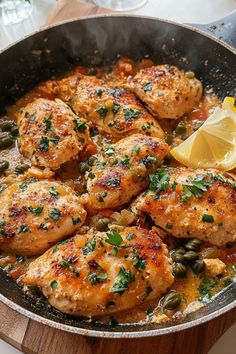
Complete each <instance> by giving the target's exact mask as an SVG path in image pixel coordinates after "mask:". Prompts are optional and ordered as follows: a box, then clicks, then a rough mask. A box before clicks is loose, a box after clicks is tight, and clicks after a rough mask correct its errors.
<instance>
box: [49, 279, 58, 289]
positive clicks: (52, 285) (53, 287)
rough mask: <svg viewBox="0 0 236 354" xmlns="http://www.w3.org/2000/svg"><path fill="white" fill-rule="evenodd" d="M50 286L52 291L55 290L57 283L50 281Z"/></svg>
mask: <svg viewBox="0 0 236 354" xmlns="http://www.w3.org/2000/svg"><path fill="white" fill-rule="evenodd" d="M50 286H51V288H52V289H55V288H56V287H57V281H56V280H53V281H51V284H50Z"/></svg>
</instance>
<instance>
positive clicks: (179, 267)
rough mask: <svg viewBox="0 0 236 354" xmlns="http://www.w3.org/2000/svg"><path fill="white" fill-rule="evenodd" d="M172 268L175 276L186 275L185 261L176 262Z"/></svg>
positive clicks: (181, 276)
mask: <svg viewBox="0 0 236 354" xmlns="http://www.w3.org/2000/svg"><path fill="white" fill-rule="evenodd" d="M172 269H173V274H174V276H175V277H177V278H183V277H185V276H186V273H187V268H186V266H185V265H184V264H183V263H179V262H174V264H173V267H172Z"/></svg>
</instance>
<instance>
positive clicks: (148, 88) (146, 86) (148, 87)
mask: <svg viewBox="0 0 236 354" xmlns="http://www.w3.org/2000/svg"><path fill="white" fill-rule="evenodd" d="M143 91H145V92H148V91H152V83H151V82H147V83H146V84H144V85H143Z"/></svg>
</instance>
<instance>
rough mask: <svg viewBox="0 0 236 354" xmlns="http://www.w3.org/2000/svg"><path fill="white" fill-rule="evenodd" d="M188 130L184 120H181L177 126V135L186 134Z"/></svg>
mask: <svg viewBox="0 0 236 354" xmlns="http://www.w3.org/2000/svg"><path fill="white" fill-rule="evenodd" d="M186 132H187V129H186V127H185V124H184V122H179V124H178V125H177V127H176V128H175V133H176V135H184V134H186Z"/></svg>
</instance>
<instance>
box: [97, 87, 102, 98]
mask: <svg viewBox="0 0 236 354" xmlns="http://www.w3.org/2000/svg"><path fill="white" fill-rule="evenodd" d="M95 91H96V94H97V95H98V97H102V93H103V90H102V89H101V88H100V87H99V88H96V90H95Z"/></svg>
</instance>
